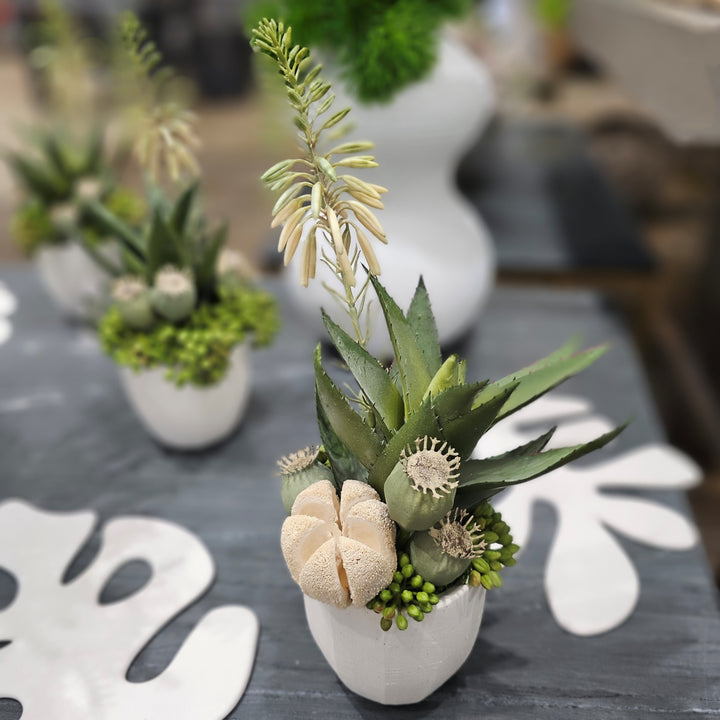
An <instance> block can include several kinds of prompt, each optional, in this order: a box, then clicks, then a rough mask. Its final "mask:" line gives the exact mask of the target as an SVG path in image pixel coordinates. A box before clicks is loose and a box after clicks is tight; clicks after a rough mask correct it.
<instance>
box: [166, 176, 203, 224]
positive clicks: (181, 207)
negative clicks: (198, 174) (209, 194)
mask: <svg viewBox="0 0 720 720" xmlns="http://www.w3.org/2000/svg"><path fill="white" fill-rule="evenodd" d="M199 187H200V183H199V182H197V181H196V182H193V183H191V184H190V185H188V186H187V187H186V188H185V190H183V192H182V193H181V194H180V196H179V197H178V199H177V200H176V202H175V206H174V207H173V209H172V214H171V215H170V226H171V227H172V229H173V230H174V231H175V233H176V235H178V237H181V238H182V237H183V236H184V235H185V228H186V226H187V223H188V220H189V219H190V213H191V211H192V207H193V203H194V202H195V197H196V195H197V191H198V188H199Z"/></svg>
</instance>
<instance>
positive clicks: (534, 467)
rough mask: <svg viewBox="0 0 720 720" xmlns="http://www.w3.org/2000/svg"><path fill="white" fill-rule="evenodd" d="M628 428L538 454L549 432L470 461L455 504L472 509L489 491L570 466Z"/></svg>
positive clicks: (625, 425) (624, 425) (465, 464)
mask: <svg viewBox="0 0 720 720" xmlns="http://www.w3.org/2000/svg"><path fill="white" fill-rule="evenodd" d="M627 425H628V423H627V422H626V423H623V424H622V425H620V426H619V427H616V428H615V429H614V430H611V431H610V432H608V433H605V434H604V435H601V436H600V437H597V438H595V439H594V440H591V441H590V442H588V443H583V444H581V445H574V446H571V447H564V448H558V449H556V450H546V451H545V452H539V451H537V450H535V449H534V448H536V447H537V446H538V445H539V444H541V443H543V442H544V443H545V444H546V443H547V441H548V440H549V439H550V435H551V434H552V433H546V434H545V435H543V436H541V437H540V438H537V439H536V440H533V441H532V443H528V445H525V446H521V447H520V448H516V449H515V450H511V451H510V452H509V453H505V454H503V455H497V456H495V457H491V458H486V459H483V460H468V461H467V462H465V463H463V466H462V467H461V469H460V481H459V486H458V492H457V495H456V500H455V504H456V505H458V506H459V507H473V506H474V505H477V504H478V503H479V502H482V500H483V499H485V498H487V497H488V495H487V493H488V492H494V491H499V490H502V489H504V488H506V487H509V486H511V485H518V484H520V483H524V482H527V481H528V480H532V479H533V478H536V477H540V475H544V474H545V473H548V472H550V471H551V470H556V469H557V468H559V467H562V466H563V465H567V463H569V462H572V461H573V460H577V459H578V458H581V457H582V456H583V455H587V454H588V453H589V452H592V451H593V450H597V449H599V448H601V447H603V446H604V445H607V443H609V442H610V441H611V440H613V439H614V438H616V437H617V436H618V435H619V434H620V433H621V432H622V431H623V430H624V429H625V428H626V427H627ZM542 447H544V444H543V445H542ZM530 450H531V451H530Z"/></svg>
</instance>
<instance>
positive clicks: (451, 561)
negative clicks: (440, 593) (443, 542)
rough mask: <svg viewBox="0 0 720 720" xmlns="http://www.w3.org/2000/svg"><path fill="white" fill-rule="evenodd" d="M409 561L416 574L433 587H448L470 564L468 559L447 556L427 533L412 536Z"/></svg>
mask: <svg viewBox="0 0 720 720" xmlns="http://www.w3.org/2000/svg"><path fill="white" fill-rule="evenodd" d="M410 559H411V561H412V564H413V567H414V568H415V569H416V570H417V571H418V573H420V575H422V576H423V578H425V580H429V581H430V582H431V583H434V584H435V585H449V584H450V583H451V582H452V581H453V580H455V579H456V578H458V577H460V575H462V574H463V573H464V572H465V571H466V570H467V569H468V567H469V566H470V562H471V560H470V559H469V558H456V557H453V556H452V555H448V554H447V553H446V552H444V551H443V549H442V548H441V547H440V545H438V543H437V542H436V541H435V539H434V538H433V537H432V535H430V533H429V532H420V533H416V534H415V535H413V538H412V540H411V541H410Z"/></svg>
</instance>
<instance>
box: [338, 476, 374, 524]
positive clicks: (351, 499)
mask: <svg viewBox="0 0 720 720" xmlns="http://www.w3.org/2000/svg"><path fill="white" fill-rule="evenodd" d="M379 499H380V496H379V495H378V494H377V492H376V491H375V489H374V488H373V487H372V486H370V485H368V484H367V483H365V482H360V481H359V480H346V481H345V482H344V483H343V486H342V493H341V495H340V523H341V524H342V525H343V526H344V525H345V519H346V518H347V515H348V513H349V512H350V510H352V509H353V507H355V505H357V504H358V503H360V502H363V501H365V500H379Z"/></svg>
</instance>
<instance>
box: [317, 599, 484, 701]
mask: <svg viewBox="0 0 720 720" xmlns="http://www.w3.org/2000/svg"><path fill="white" fill-rule="evenodd" d="M484 607H485V589H484V588H482V587H478V588H474V587H469V586H468V585H462V586H460V587H458V588H456V589H455V590H452V591H451V592H449V593H447V595H444V596H442V597H441V598H440V602H439V603H438V604H437V606H436V607H435V608H434V609H433V611H432V612H431V613H429V614H427V615H426V616H425V618H424V620H423V621H422V622H419V623H416V622H415V621H413V620H410V621H409V622H410V626H409V627H408V629H407V630H405V631H404V632H401V631H400V630H398V629H397V628H396V627H395V626H393V627H392V628H391V629H390V630H389V631H388V632H383V630H382V629H381V628H380V618H379V616H378V615H377V614H375V613H374V612H372V611H370V610H368V609H366V608H353V607H350V608H345V609H342V608H336V607H333V606H331V605H326V604H324V603H321V602H319V601H317V600H313V599H311V598H309V597H307V596H305V615H306V617H307V622H308V626H309V627H310V632H311V633H312V636H313V639H314V640H315V643H316V644H317V646H318V647H319V648H320V650H321V652H322V654H323V655H324V656H325V659H326V660H327V661H328V663H329V664H330V667H332V669H333V670H334V671H335V673H336V674H337V676H338V677H339V678H340V680H341V681H342V683H343V684H344V685H345V686H346V687H347V688H348V689H350V690H352V691H353V692H354V693H357V694H358V695H361V696H362V697H364V698H367V699H369V700H374V701H375V702H378V703H382V704H383V705H406V704H409V703H416V702H420V701H421V700H424V699H425V698H426V697H428V696H429V695H431V694H432V693H433V692H435V690H437V689H438V688H439V687H440V686H441V685H442V684H443V683H444V682H446V681H447V680H449V679H450V678H451V677H452V676H453V675H454V674H455V673H456V672H457V671H458V670H459V669H460V667H461V666H462V664H463V663H464V662H465V660H467V658H468V656H469V655H470V651H471V650H472V648H473V645H474V644H475V639H476V637H477V634H478V631H479V629H480V621H481V620H482V615H483V609H484Z"/></svg>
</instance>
